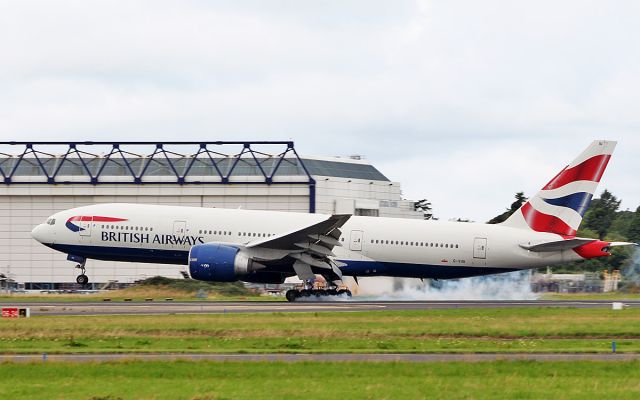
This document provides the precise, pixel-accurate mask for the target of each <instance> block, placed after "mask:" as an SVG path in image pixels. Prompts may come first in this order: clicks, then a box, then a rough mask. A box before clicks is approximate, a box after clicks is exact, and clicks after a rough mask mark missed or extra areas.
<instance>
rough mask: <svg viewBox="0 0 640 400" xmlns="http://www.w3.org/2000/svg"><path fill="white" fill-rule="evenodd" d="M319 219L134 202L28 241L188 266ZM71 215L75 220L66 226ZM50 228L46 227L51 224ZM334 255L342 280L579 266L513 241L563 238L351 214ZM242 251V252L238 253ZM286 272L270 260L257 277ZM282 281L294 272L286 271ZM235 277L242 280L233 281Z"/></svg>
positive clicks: (93, 210) (81, 214)
mask: <svg viewBox="0 0 640 400" xmlns="http://www.w3.org/2000/svg"><path fill="white" fill-rule="evenodd" d="M327 217H328V215H323V214H306V213H290V212H276V211H254V210H240V209H219V208H197V207H180V206H160V205H142V204H98V205H92V206H86V207H79V208H74V209H70V210H66V211H61V212H59V213H56V214H54V215H52V216H51V217H50V218H49V219H48V220H47V221H48V222H47V223H43V224H40V225H38V226H37V227H36V228H35V229H34V230H33V232H32V235H33V237H34V238H35V239H37V240H38V241H40V242H41V243H43V244H45V245H47V246H49V247H51V248H53V249H55V250H59V251H61V252H64V253H67V254H72V255H74V256H79V257H85V258H89V259H97V260H114V261H130V262H148V263H164V264H188V263H189V251H190V249H191V248H192V247H193V246H194V245H199V244H204V243H223V244H229V245H233V246H237V247H240V248H245V247H246V246H249V245H250V244H251V243H252V242H256V241H264V240H267V239H268V238H271V237H276V236H279V235H283V234H287V233H289V232H293V231H296V230H298V229H300V227H301V226H307V225H312V224H314V223H318V222H320V221H322V220H325V219H326V218H327ZM74 218H75V220H74ZM51 221H53V223H52V222H51ZM340 231H341V232H342V233H341V235H340V237H339V239H338V240H339V242H340V244H341V246H336V247H334V249H333V252H334V254H335V257H333V259H335V260H337V261H339V262H340V263H341V264H340V267H339V268H340V270H341V271H342V273H343V274H344V275H348V276H396V277H416V278H437V279H449V278H461V277H469V276H478V275H486V274H493V273H499V272H509V271H514V270H519V269H527V268H536V267H541V266H546V265H551V264H555V263H561V262H568V261H575V260H582V259H583V257H581V256H580V255H578V254H577V253H576V252H575V251H574V250H573V249H565V250H560V251H545V252H535V251H530V250H527V249H525V248H523V247H522V246H521V245H522V244H527V243H528V244H532V243H542V242H552V241H558V240H562V236H561V235H558V234H555V233H546V232H535V231H531V230H524V229H517V228H512V227H508V226H501V225H488V224H481V223H464V222H441V221H424V220H407V219H397V218H382V217H360V216H352V217H350V218H349V219H348V221H347V222H346V223H345V224H344V225H343V226H342V227H341V228H340ZM246 251H247V252H248V253H249V254H251V251H256V250H251V249H246ZM269 270H274V271H287V270H288V271H291V268H290V266H289V268H288V269H287V268H280V267H279V265H278V263H273V264H272V265H269V264H267V268H266V269H265V271H269ZM286 274H287V275H289V276H291V275H295V274H294V273H291V272H287V273H286ZM239 279H242V277H240V278H239Z"/></svg>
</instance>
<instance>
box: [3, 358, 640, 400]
mask: <svg viewBox="0 0 640 400" xmlns="http://www.w3.org/2000/svg"><path fill="white" fill-rule="evenodd" d="M0 376H1V377H2V379H0V398H2V399H22V398H25V399H93V400H98V399H111V400H114V399H123V400H124V399H156V400H161V399H200V400H204V399H270V400H271V399H280V398H287V399H308V398H313V399H331V400H333V399H335V398H349V399H356V400H357V399H426V398H429V399H447V400H452V399H541V398H557V399H587V398H594V399H595V398H597V399H637V398H639V397H640V363H638V362H618V363H612V362H571V363H569V362H532V361H495V362H481V363H458V362H454V363H421V364H412V363H397V362H394V363H320V362H315V363H314V362H304V363H291V364H287V363H280V362H272V363H259V362H243V363H236V362H226V363H220V362H189V361H178V362H141V361H139V362H124V363H87V364H85V363H82V364H78V363H47V364H8V363H7V364H0Z"/></svg>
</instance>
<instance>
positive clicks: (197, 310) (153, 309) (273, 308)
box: [0, 300, 640, 315]
mask: <svg viewBox="0 0 640 400" xmlns="http://www.w3.org/2000/svg"><path fill="white" fill-rule="evenodd" d="M611 303H612V302H611V301H603V300H585V301H556V300H531V301H357V300H350V301H323V302H306V301H303V302H295V303H287V302H279V301H278V302H274V301H265V302H257V301H254V302H251V301H246V302H242V301H221V302H217V301H197V302H196V301H194V302H164V301H162V302H159V301H158V302H130V303H129V302H89V303H88V302H37V303H36V302H29V303H21V302H20V301H19V300H17V301H16V302H11V303H9V302H0V307H7V306H20V307H30V309H31V315H127V314H215V313H255V312H269V313H271V312H322V311H343V312H344V311H394V310H432V309H451V308H496V307H511V308H513V307H573V308H611ZM623 303H624V304H625V305H626V306H628V307H637V306H640V300H630V301H623Z"/></svg>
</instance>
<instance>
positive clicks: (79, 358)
mask: <svg viewBox="0 0 640 400" xmlns="http://www.w3.org/2000/svg"><path fill="white" fill-rule="evenodd" d="M130 360H137V361H175V360H188V361H218V362H223V361H224V362H246V361H250V362H261V361H262V362H304V361H320V362H416V363H422V362H456V361H457V362H488V361H500V360H505V361H517V360H531V361H564V362H570V361H631V360H640V354H633V353H628V354H625V353H617V354H613V353H603V354H594V353H585V354H576V353H554V354H523V353H517V354H516V353H513V354H504V353H502V354H337V353H331V354H51V355H45V354H27V355H0V363H2V362H117V361H130Z"/></svg>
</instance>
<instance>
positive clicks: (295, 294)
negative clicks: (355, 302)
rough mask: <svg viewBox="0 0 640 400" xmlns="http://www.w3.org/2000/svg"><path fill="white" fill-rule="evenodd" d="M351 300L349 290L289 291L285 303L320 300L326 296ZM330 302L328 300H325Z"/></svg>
mask: <svg viewBox="0 0 640 400" xmlns="http://www.w3.org/2000/svg"><path fill="white" fill-rule="evenodd" d="M343 295H346V296H347V297H349V298H351V291H350V290H349V289H340V290H338V289H302V290H298V289H291V290H287V293H286V294H285V297H286V298H287V301H296V300H297V299H301V298H305V299H308V300H311V301H313V300H320V299H322V298H326V297H328V296H343ZM327 300H330V299H327Z"/></svg>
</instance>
